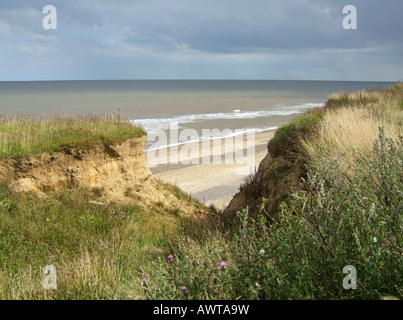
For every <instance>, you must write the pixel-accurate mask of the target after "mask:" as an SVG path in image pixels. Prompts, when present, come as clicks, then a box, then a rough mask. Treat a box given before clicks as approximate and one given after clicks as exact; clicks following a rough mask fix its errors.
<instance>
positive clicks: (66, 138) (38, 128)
mask: <svg viewBox="0 0 403 320" xmlns="http://www.w3.org/2000/svg"><path fill="white" fill-rule="evenodd" d="M144 134H145V132H144V131H143V130H142V129H140V128H137V127H134V126H133V125H131V124H129V123H128V122H123V121H122V119H121V118H120V117H119V116H109V117H106V116H105V117H101V116H95V115H88V116H75V117H59V116H50V117H34V116H29V115H20V114H16V115H0V159H4V158H6V157H16V158H21V157H25V156H30V155H37V154H39V153H41V152H49V153H52V152H55V151H60V150H63V149H70V148H79V149H90V148H93V147H94V146H96V145H101V144H115V143H121V142H123V141H125V140H127V139H129V138H133V137H141V136H143V135H144Z"/></svg>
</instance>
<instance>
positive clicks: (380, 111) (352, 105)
mask: <svg viewBox="0 0 403 320" xmlns="http://www.w3.org/2000/svg"><path fill="white" fill-rule="evenodd" d="M402 99H403V84H397V85H396V86H394V87H392V88H389V89H376V90H370V91H369V92H358V93H344V94H341V93H339V94H336V95H332V96H331V97H330V99H329V101H328V103H327V105H328V106H331V107H328V108H327V109H326V110H325V111H324V112H323V115H322V120H321V122H320V124H319V125H317V126H316V134H315V135H314V138H309V137H308V138H304V137H300V142H299V145H300V147H301V150H300V152H299V153H300V154H301V155H303V157H304V160H305V162H307V163H308V164H309V165H310V166H314V163H315V162H317V161H318V160H319V159H320V158H321V157H323V156H325V157H327V158H328V159H329V160H331V159H332V158H334V157H337V156H338V155H341V154H342V155H343V160H342V163H341V164H340V165H341V167H343V168H344V170H345V171H346V170H348V168H349V167H350V166H351V165H353V163H354V160H356V159H360V158H362V157H364V156H366V155H368V153H369V152H370V151H371V149H372V146H373V142H374V140H375V139H376V138H377V136H378V133H379V129H378V128H379V127H383V128H384V130H385V135H386V136H388V137H390V138H392V139H394V140H397V139H398V138H399V136H401V135H402V134H403V130H402V128H403V113H402V110H401V108H400V103H401V101H402Z"/></svg>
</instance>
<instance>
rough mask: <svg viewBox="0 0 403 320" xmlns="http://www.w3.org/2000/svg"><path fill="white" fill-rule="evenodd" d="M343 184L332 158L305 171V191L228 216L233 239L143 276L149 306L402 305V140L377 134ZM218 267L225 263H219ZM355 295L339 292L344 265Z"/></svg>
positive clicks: (181, 255)
mask: <svg viewBox="0 0 403 320" xmlns="http://www.w3.org/2000/svg"><path fill="white" fill-rule="evenodd" d="M359 163H360V165H357V166H355V169H354V170H355V172H354V178H353V179H351V178H349V177H348V176H347V175H346V174H344V173H343V170H342V169H341V168H340V166H339V159H335V160H332V161H329V160H328V159H327V158H325V157H324V158H322V159H321V161H320V164H319V163H318V164H317V166H316V167H315V169H310V168H308V170H307V179H306V180H305V182H304V183H305V187H306V190H304V191H299V192H296V193H293V195H292V197H293V200H292V201H291V203H290V205H285V204H282V205H281V207H280V211H279V213H278V216H279V217H278V219H275V220H274V219H272V218H271V215H270V214H269V213H268V212H266V211H265V209H264V208H265V202H266V201H267V200H264V201H263V204H262V207H261V211H260V212H258V213H257V215H256V214H254V215H252V214H251V213H250V212H249V210H248V208H246V209H244V210H242V211H240V212H238V217H239V219H240V220H239V231H238V232H236V233H235V234H231V233H227V234H222V233H220V234H213V235H211V236H210V238H209V240H206V241H204V242H202V243H199V244H198V248H199V249H198V250H195V247H196V246H195V245H194V244H192V243H190V245H186V244H184V245H183V247H179V248H180V250H177V251H171V252H172V253H173V254H172V257H169V256H165V257H163V258H160V259H157V262H156V263H155V265H154V266H152V267H151V269H148V270H147V271H148V273H147V276H145V278H146V280H147V281H146V282H145V284H144V291H145V293H146V295H147V296H148V297H149V298H152V299H206V298H207V299H284V300H288V299H381V298H384V297H391V296H392V297H395V298H399V299H402V298H403V255H402V252H403V246H402V245H403V237H402V228H403V180H402V177H403V138H400V139H399V140H397V141H395V140H393V139H390V138H387V137H385V135H384V132H383V130H381V132H380V133H379V135H378V138H377V139H376V141H375V142H374V144H373V148H372V149H371V152H370V154H369V155H368V156H366V157H364V158H362V159H361V160H360V161H359ZM224 262H225V264H223V263H224ZM350 265H352V266H354V267H355V268H356V270H357V288H356V289H349V288H345V287H344V285H343V283H344V278H345V277H346V276H347V274H344V273H343V269H344V267H346V266H350Z"/></svg>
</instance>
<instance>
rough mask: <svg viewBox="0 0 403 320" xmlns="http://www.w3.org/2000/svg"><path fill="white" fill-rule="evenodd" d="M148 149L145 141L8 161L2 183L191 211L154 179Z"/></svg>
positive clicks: (0, 173) (2, 164)
mask: <svg viewBox="0 0 403 320" xmlns="http://www.w3.org/2000/svg"><path fill="white" fill-rule="evenodd" d="M145 143H146V137H145V136H144V137H142V138H134V139H129V140H127V141H125V142H123V143H121V144H119V145H113V146H110V145H103V146H97V147H95V148H94V149H92V150H77V149H71V150H65V151H60V152H55V153H53V154H49V153H42V154H40V155H39V156H37V157H28V158H23V159H6V160H3V161H0V179H6V180H7V181H8V182H9V184H10V185H11V186H12V187H13V188H14V189H15V190H16V191H19V192H28V191H37V192H40V193H43V192H45V191H46V192H49V191H55V192H57V191H61V190H65V189H71V188H77V187H78V188H80V187H89V188H90V189H92V190H96V191H98V193H99V194H100V197H99V199H98V200H99V202H100V203H108V202H110V201H114V202H119V203H128V202H131V203H133V202H137V203H139V204H141V205H144V206H147V205H149V204H151V203H157V202H159V203H162V204H163V205H164V206H166V207H176V208H180V209H185V210H187V209H189V208H185V207H186V206H187V204H186V203H184V202H183V201H180V200H178V199H177V198H176V197H175V196H174V195H173V194H172V193H170V192H169V191H167V190H166V189H165V188H164V187H163V186H162V185H161V183H159V182H158V181H156V180H155V179H154V178H153V176H152V174H151V171H150V170H149V169H148V168H147V166H146V164H145V161H144V155H143V149H144V145H145ZM187 211H188V210H187ZM188 212H189V211H188Z"/></svg>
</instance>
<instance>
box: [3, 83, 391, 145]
mask: <svg viewBox="0 0 403 320" xmlns="http://www.w3.org/2000/svg"><path fill="white" fill-rule="evenodd" d="M394 84H395V83H394V82H354V81H275V80H256V81H255V80H97V81H21V82H4V81H3V82H0V114H16V113H26V114H33V115H49V114H50V115H77V114H84V115H85V114H98V115H120V116H121V117H122V118H123V119H125V121H129V122H130V123H132V124H133V125H136V126H141V127H142V128H143V129H144V130H145V131H146V132H148V133H149V132H152V131H153V130H165V131H166V132H168V130H170V129H172V128H173V126H175V128H178V130H183V129H185V128H187V129H192V130H193V131H192V132H194V135H193V136H191V137H189V138H186V139H189V140H191V141H196V140H203V139H204V138H203V132H204V131H203V130H205V129H209V130H214V129H218V130H215V132H218V134H220V133H221V134H222V136H223V137H224V136H225V135H233V134H234V133H236V134H240V133H243V132H250V131H254V132H263V131H267V130H273V129H276V128H278V127H279V126H281V125H282V124H284V123H286V122H288V121H290V119H292V118H293V117H296V116H298V115H300V114H301V113H304V112H307V111H308V110H310V109H313V108H318V107H322V106H323V105H324V103H325V102H326V100H327V98H328V96H329V95H330V94H332V93H336V92H341V91H343V92H349V91H358V90H364V89H370V88H379V87H382V88H387V87H390V86H392V85H394ZM166 144H167V145H169V144H170V140H169V139H168V140H167V142H166ZM151 146H152V144H151V143H148V144H147V146H146V149H147V148H150V147H151Z"/></svg>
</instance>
